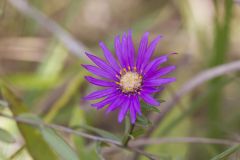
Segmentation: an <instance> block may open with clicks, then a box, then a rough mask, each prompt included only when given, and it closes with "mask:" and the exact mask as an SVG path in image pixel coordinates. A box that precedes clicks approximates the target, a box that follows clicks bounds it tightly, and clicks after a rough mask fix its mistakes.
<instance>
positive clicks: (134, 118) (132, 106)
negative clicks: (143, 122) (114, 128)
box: [130, 103, 137, 124]
mask: <svg viewBox="0 0 240 160" xmlns="http://www.w3.org/2000/svg"><path fill="white" fill-rule="evenodd" d="M130 118H131V123H132V124H134V123H135V121H136V118H137V116H136V111H135V109H134V105H133V103H131V105H130Z"/></svg>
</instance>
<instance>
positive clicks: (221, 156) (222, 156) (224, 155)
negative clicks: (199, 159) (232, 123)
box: [211, 145, 240, 160]
mask: <svg viewBox="0 0 240 160" xmlns="http://www.w3.org/2000/svg"><path fill="white" fill-rule="evenodd" d="M238 150H240V145H236V146H233V147H231V148H229V149H227V150H225V151H224V152H222V153H220V154H218V155H216V156H215V157H213V158H212V159H211V160H223V159H226V158H227V157H228V156H230V155H231V154H233V153H234V152H237V151H238Z"/></svg>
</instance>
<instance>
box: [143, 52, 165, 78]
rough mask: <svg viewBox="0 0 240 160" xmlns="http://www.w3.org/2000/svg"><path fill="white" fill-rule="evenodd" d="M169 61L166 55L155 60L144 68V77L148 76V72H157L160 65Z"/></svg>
mask: <svg viewBox="0 0 240 160" xmlns="http://www.w3.org/2000/svg"><path fill="white" fill-rule="evenodd" d="M167 60H168V56H167V55H164V56H161V57H158V58H156V59H154V60H153V61H152V62H150V63H149V64H148V65H146V67H145V68H144V71H143V72H144V75H147V74H148V72H151V70H157V68H158V67H159V65H160V64H162V63H164V62H166V61H167Z"/></svg>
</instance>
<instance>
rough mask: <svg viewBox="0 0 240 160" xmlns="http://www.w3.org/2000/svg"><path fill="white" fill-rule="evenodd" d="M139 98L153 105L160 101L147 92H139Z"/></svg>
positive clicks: (157, 104)
mask: <svg viewBox="0 0 240 160" xmlns="http://www.w3.org/2000/svg"><path fill="white" fill-rule="evenodd" d="M140 96H141V98H142V99H143V100H144V101H145V102H146V103H148V104H150V105H153V106H159V105H160V103H159V102H158V101H157V100H155V99H154V98H153V97H152V96H150V95H149V94H147V93H144V92H141V94H140Z"/></svg>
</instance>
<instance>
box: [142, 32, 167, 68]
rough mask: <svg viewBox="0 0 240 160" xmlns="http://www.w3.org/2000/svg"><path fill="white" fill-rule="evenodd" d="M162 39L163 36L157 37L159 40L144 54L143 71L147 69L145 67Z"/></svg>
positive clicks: (155, 40) (152, 43) (154, 41)
mask: <svg viewBox="0 0 240 160" xmlns="http://www.w3.org/2000/svg"><path fill="white" fill-rule="evenodd" d="M161 38H162V36H157V38H155V39H154V40H153V41H152V42H151V43H150V45H149V47H148V49H147V51H146V52H145V53H144V54H143V62H142V67H141V68H142V69H143V68H144V67H145V65H146V64H147V62H148V61H149V60H150V58H151V56H152V54H153V52H154V50H155V48H156V46H157V44H158V42H159V41H160V39H161Z"/></svg>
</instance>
